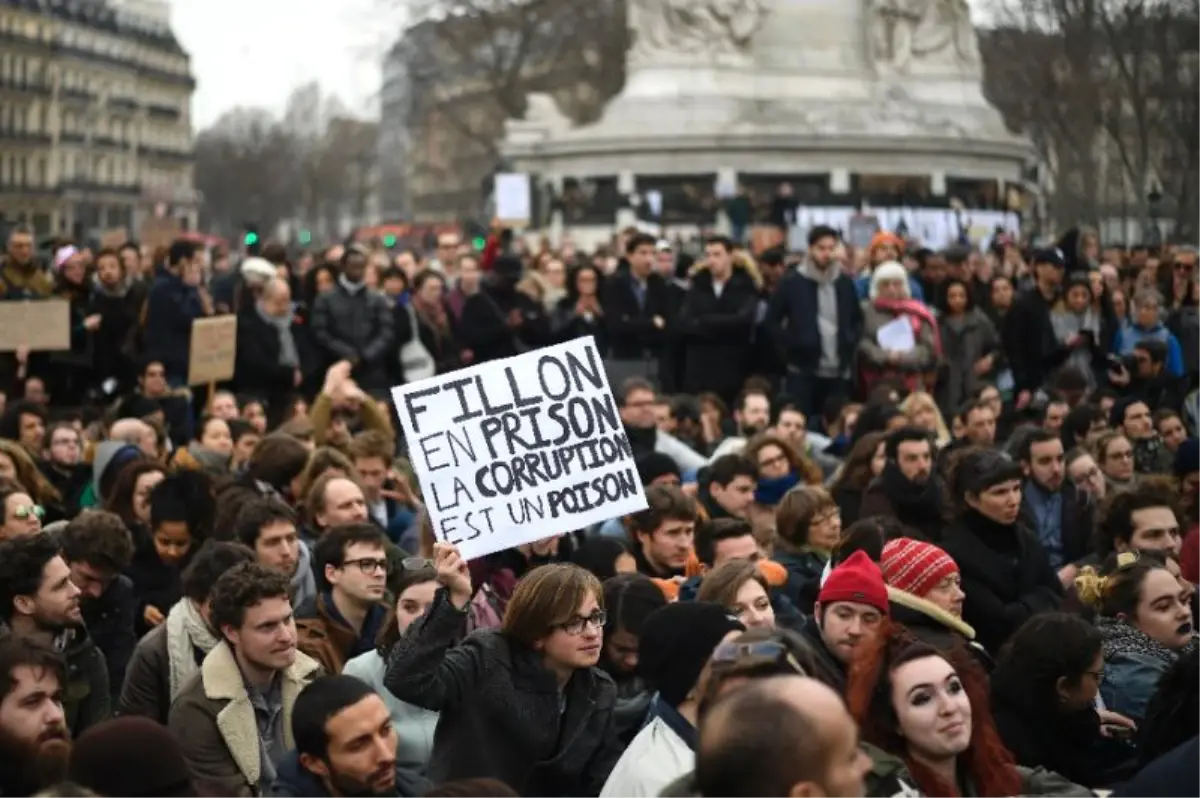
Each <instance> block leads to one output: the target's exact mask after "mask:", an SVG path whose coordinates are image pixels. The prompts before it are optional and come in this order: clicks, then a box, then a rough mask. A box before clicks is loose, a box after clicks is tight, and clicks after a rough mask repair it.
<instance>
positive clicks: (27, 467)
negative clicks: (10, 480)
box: [0, 438, 62, 505]
mask: <svg viewBox="0 0 1200 798" xmlns="http://www.w3.org/2000/svg"><path fill="white" fill-rule="evenodd" d="M0 454H4V455H7V456H8V459H9V460H12V464H13V468H15V469H16V471H17V482H19V483H21V486H22V487H24V488H25V490H27V491H28V492H29V495H30V497H31V498H32V499H33V500H34V501H35V502H37V503H38V504H41V505H48V504H59V503H60V502H62V494H61V493H59V492H58V488H56V487H54V486H53V485H51V484H50V480H48V479H46V477H45V476H44V475H43V474H42V472H41V470H39V469H38V467H37V464H36V463H34V462H33V458H32V457H30V456H29V452H27V451H25V448H24V447H23V446H21V444H19V443H17V442H16V441H9V440H4V439H3V438H0Z"/></svg>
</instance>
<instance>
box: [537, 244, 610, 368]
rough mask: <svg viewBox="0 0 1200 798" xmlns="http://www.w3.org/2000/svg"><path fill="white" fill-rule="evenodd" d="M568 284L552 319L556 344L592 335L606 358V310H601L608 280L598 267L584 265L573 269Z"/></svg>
mask: <svg viewBox="0 0 1200 798" xmlns="http://www.w3.org/2000/svg"><path fill="white" fill-rule="evenodd" d="M567 281H568V282H567V295H566V296H565V297H563V298H562V299H561V300H560V301H559V302H558V306H557V307H556V308H555V309H554V313H553V315H552V316H551V325H552V327H553V329H554V337H555V340H558V341H569V340H571V339H573V338H583V337H585V336H588V335H590V336H592V337H593V338H594V339H595V340H596V347H597V348H598V349H599V350H600V354H601V355H602V356H603V355H604V354H606V353H607V352H608V347H607V342H606V340H605V335H604V310H603V308H601V306H600V292H601V291H602V290H603V288H604V278H603V276H601V274H600V270H599V269H597V268H596V267H595V266H592V265H591V264H584V265H583V266H580V267H578V268H576V269H573V270H572V271H571V274H570V276H569V277H568V278H567Z"/></svg>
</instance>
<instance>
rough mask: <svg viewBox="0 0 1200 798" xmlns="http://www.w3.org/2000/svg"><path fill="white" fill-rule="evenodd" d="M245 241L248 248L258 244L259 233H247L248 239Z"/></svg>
mask: <svg viewBox="0 0 1200 798" xmlns="http://www.w3.org/2000/svg"><path fill="white" fill-rule="evenodd" d="M243 241H245V243H246V246H248V247H249V246H253V245H255V244H257V243H258V233H246V237H245V238H244V239H243Z"/></svg>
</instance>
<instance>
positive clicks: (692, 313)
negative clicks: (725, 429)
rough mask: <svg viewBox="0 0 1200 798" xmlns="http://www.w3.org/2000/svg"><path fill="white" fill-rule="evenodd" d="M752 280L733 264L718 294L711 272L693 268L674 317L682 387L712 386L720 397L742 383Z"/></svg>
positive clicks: (754, 292) (749, 346)
mask: <svg viewBox="0 0 1200 798" xmlns="http://www.w3.org/2000/svg"><path fill="white" fill-rule="evenodd" d="M757 307H758V286H757V285H755V283H754V279H753V278H752V277H751V276H750V275H749V274H748V273H747V272H746V270H745V269H744V268H742V267H740V266H734V268H733V271H732V273H731V274H730V276H729V280H728V281H727V282H726V283H725V287H724V289H723V290H722V291H721V295H720V296H717V294H716V292H715V291H714V289H713V277H712V272H711V271H709V270H708V269H699V270H697V271H696V272H695V273H694V274H693V275H692V285H691V288H689V289H688V292H687V296H686V297H685V298H684V300H683V307H682V308H680V311H679V318H678V320H677V321H676V323H675V326H676V329H677V330H678V332H679V335H680V339H681V341H682V343H683V390H684V391H685V392H686V393H691V394H699V393H704V392H705V391H712V392H713V393H715V394H717V395H718V396H720V397H722V398H723V399H725V400H726V401H729V400H731V399H732V398H733V397H734V396H736V395H737V393H738V391H740V390H741V389H742V383H743V381H744V380H745V378H746V372H747V369H748V368H749V366H750V364H751V362H752V358H753V337H754V314H755V309H756V308H757Z"/></svg>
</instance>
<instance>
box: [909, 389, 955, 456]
mask: <svg viewBox="0 0 1200 798" xmlns="http://www.w3.org/2000/svg"><path fill="white" fill-rule="evenodd" d="M927 409H932V410H933V417H934V424H933V426H934V432H935V433H936V434H937V445H938V446H939V447H941V446H945V445H946V444H947V443H949V442H950V428H949V427H947V426H946V419H945V417H944V416H942V411H941V410H940V409H938V406H937V402H935V401H933V397H932V396H930V395H929V394H927V393H926V392H925V391H913V392H912V393H910V394H909V395H908V396H906V397H904V401H903V402H901V403H900V412H901V413H903V414H904V417H905V418H906V419H908V423H910V424H912V423H913V416H915V415H916V414H917V413H919V412H920V411H922V410H927Z"/></svg>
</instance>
